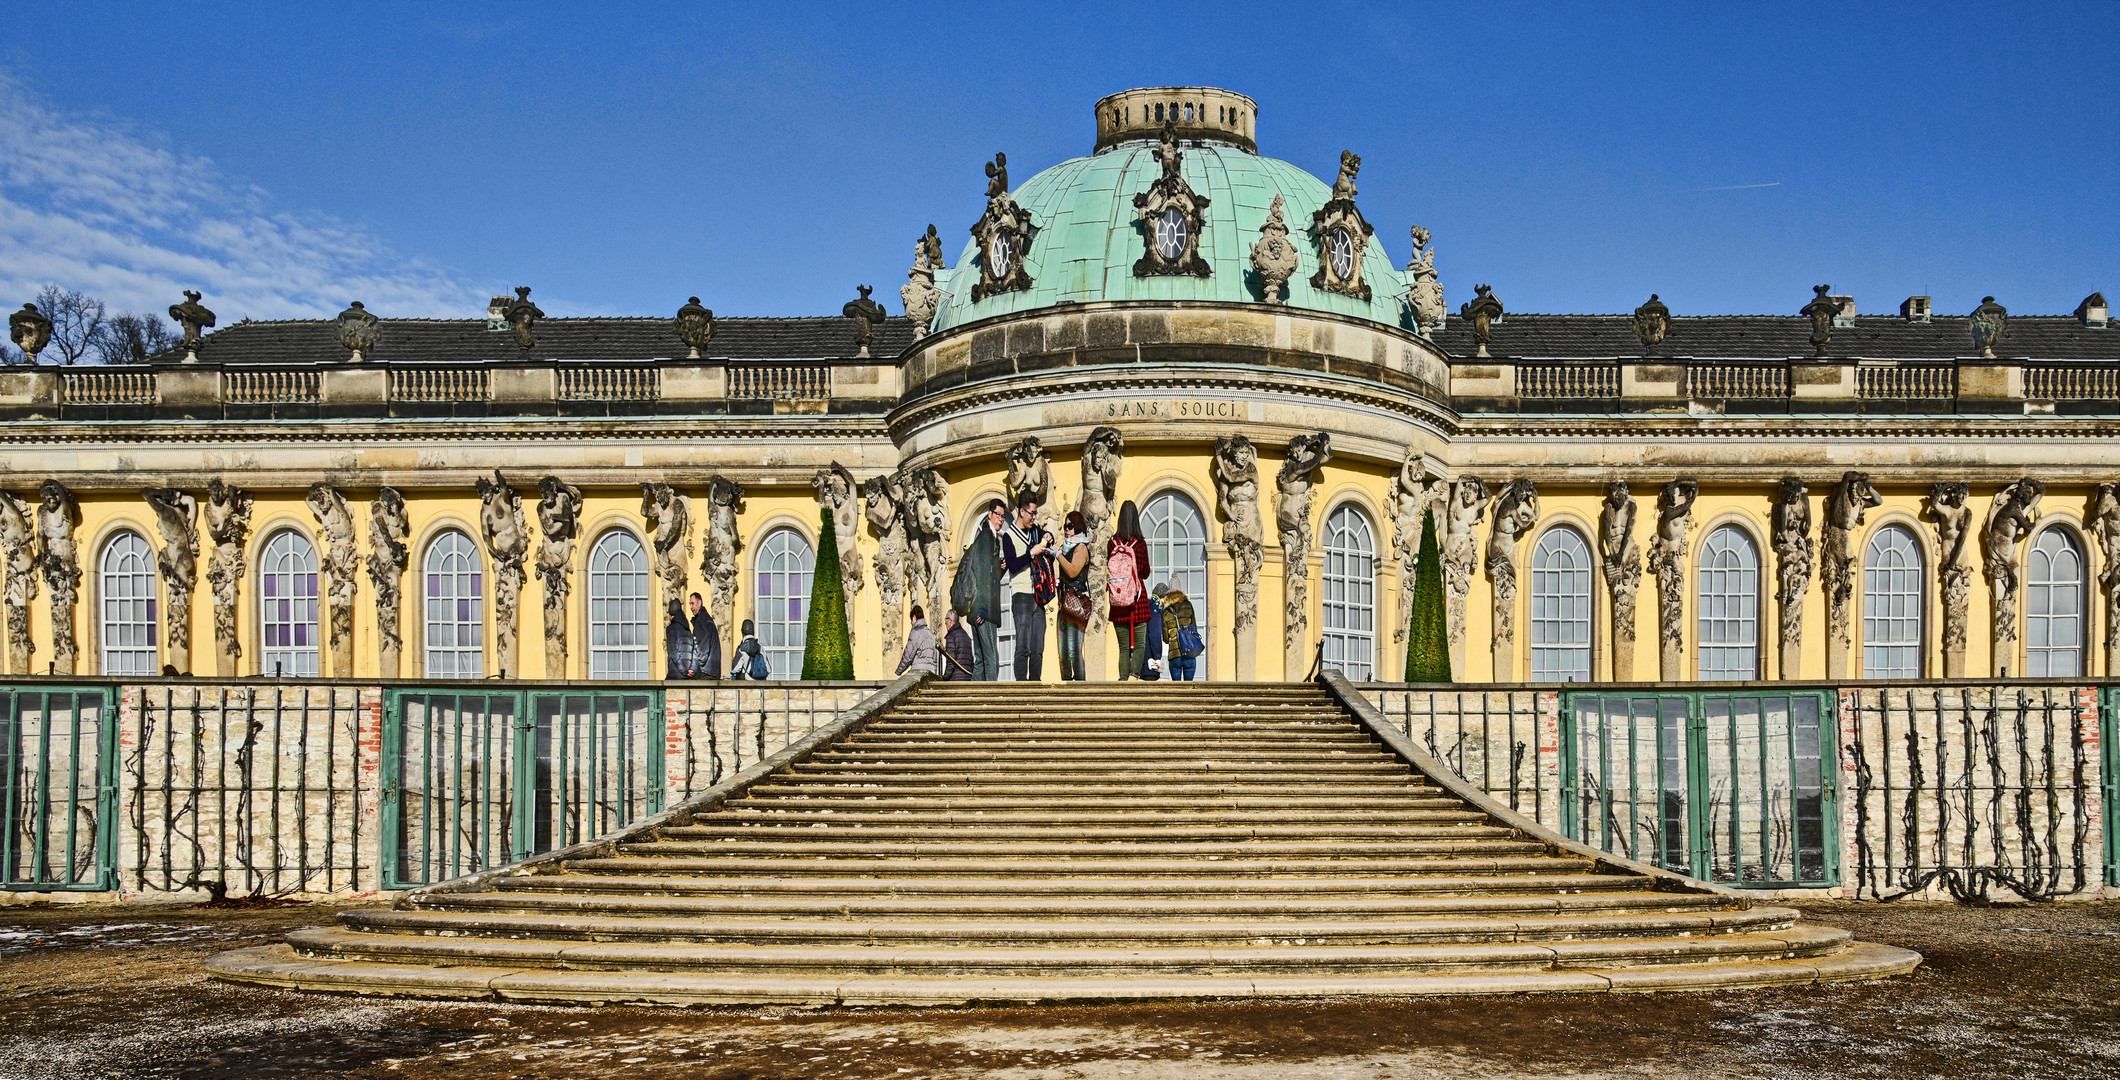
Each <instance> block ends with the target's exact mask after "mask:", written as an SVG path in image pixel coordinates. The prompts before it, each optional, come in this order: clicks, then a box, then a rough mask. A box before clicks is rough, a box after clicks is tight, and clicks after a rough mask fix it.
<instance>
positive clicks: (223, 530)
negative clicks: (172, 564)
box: [203, 477, 251, 679]
mask: <svg viewBox="0 0 2120 1080" xmlns="http://www.w3.org/2000/svg"><path fill="white" fill-rule="evenodd" d="M250 508H251V497H250V493H249V492H247V491H244V490H243V489H241V488H238V487H236V486H235V485H233V484H227V483H223V482H222V481H221V479H220V478H219V477H215V478H214V479H212V480H209V481H207V482H206V507H205V514H204V515H203V516H204V517H205V518H206V535H207V537H208V538H209V539H211V540H212V541H213V557H212V558H211V559H210V560H209V561H208V562H207V564H206V585H207V587H208V588H210V589H212V590H213V644H214V672H215V674H217V675H219V676H220V677H221V678H224V679H232V678H234V677H235V676H236V675H237V671H236V667H237V661H239V660H241V659H242V658H243V643H242V640H241V639H240V638H239V637H238V636H237V635H236V601H237V600H238V599H239V598H240V597H241V595H242V592H243V575H244V572H245V568H244V565H243V543H244V541H245V540H246V539H247V538H248V537H249V536H250Z"/></svg>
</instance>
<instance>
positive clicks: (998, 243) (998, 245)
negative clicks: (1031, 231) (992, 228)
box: [986, 229, 1016, 281]
mask: <svg viewBox="0 0 2120 1080" xmlns="http://www.w3.org/2000/svg"><path fill="white" fill-rule="evenodd" d="M1015 264H1016V234H1015V233H1012V232H1009V231H1008V230H1006V229H1003V230H1002V231H1000V232H997V233H995V234H994V237H993V239H991V240H988V241H987V242H986V276H987V277H990V278H992V279H994V280H995V281H999V280H1001V279H1002V278H1005V277H1007V276H1008V272H1009V268H1010V267H1012V266H1014V265H1015Z"/></svg>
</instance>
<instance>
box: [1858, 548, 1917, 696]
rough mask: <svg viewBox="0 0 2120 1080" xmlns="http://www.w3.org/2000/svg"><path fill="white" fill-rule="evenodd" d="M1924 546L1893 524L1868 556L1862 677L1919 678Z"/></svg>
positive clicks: (1864, 568)
mask: <svg viewBox="0 0 2120 1080" xmlns="http://www.w3.org/2000/svg"><path fill="white" fill-rule="evenodd" d="M1921 581H1922V559H1921V546H1920V545H1919V544H1918V543H1916V542H1915V540H1914V534H1913V532H1912V531H1911V530H1909V529H1907V528H1906V527H1905V526H1903V525H1887V526H1885V527H1884V528H1882V529H1879V530H1877V534H1876V535H1875V536H1872V537H1871V538H1870V544H1869V547H1867V548H1865V549H1864V550H1863V555H1862V677H1863V678H1865V679H1918V678H1920V677H1921V645H1922V589H1921Z"/></svg>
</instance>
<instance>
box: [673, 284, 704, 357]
mask: <svg viewBox="0 0 2120 1080" xmlns="http://www.w3.org/2000/svg"><path fill="white" fill-rule="evenodd" d="M673 322H674V324H675V325H676V327H677V338H678V340H679V341H682V342H684V343H685V347H686V348H687V349H690V350H691V352H689V353H687V354H686V355H685V359H687V360H697V359H699V350H701V349H704V348H706V347H707V343H708V342H710V341H713V340H714V312H713V311H711V310H709V309H707V308H704V307H701V306H699V297H696V296H695V297H692V298H691V299H689V300H686V301H685V306H683V307H681V308H678V309H677V318H676V319H675V320H673Z"/></svg>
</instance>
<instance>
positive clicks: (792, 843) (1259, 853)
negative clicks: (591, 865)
mask: <svg viewBox="0 0 2120 1080" xmlns="http://www.w3.org/2000/svg"><path fill="white" fill-rule="evenodd" d="M1448 835H1450V836H1451V837H1452V838H1451V839H1435V840H1395V841H1391V842H1384V841H1378V840H1336V841H1331V842H1296V841H1276V840H1224V841H1215V842H1182V843H1181V842H1175V841H1173V842H1166V843H1160V844H1149V843H1128V842H1126V841H1118V840H1114V841H1108V842H1104V843H1095V844H1090V843H1055V842H1052V841H1044V842H1032V841H1028V840H1018V841H1007V840H997V841H972V840H963V839H959V840H935V841H926V842H921V841H909V840H867V841H862V842H859V843H851V842H837V841H832V842H827V841H812V840H791V839H774V840H705V841H698V842H688V843H678V842H675V841H669V840H664V841H653V842H648V843H630V842H621V843H619V844H618V845H617V848H618V851H619V853H620V854H624V855H644V856H648V857H651V858H668V857H670V856H673V855H720V856H737V855H762V856H766V857H788V858H793V857H799V856H810V855H819V856H831V855H852V856H857V857H863V858H897V857H912V858H950V857H952V856H956V857H963V858H970V857H974V856H987V855H992V856H1004V857H1013V858H1031V857H1040V856H1042V857H1046V858H1068V859H1127V858H1139V857H1143V856H1147V857H1151V858H1176V857H1180V856H1188V855H1192V856H1206V857H1208V858H1218V859H1262V858H1300V857H1303V856H1310V857H1313V858H1324V859H1364V858H1376V857H1390V856H1402V857H1403V856H1411V855H1455V854H1460V853H1470V854H1479V855H1503V854H1522V853H1525V852H1531V851H1544V850H1545V847H1544V845H1542V844H1535V843H1529V842H1525V841H1522V840H1520V839H1519V838H1517V837H1515V836H1514V835H1512V834H1510V833H1509V832H1508V831H1507V830H1494V831H1493V832H1489V833H1476V832H1473V831H1472V830H1471V829H1460V830H1452V831H1451V832H1450V833H1449V834H1448Z"/></svg>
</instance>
